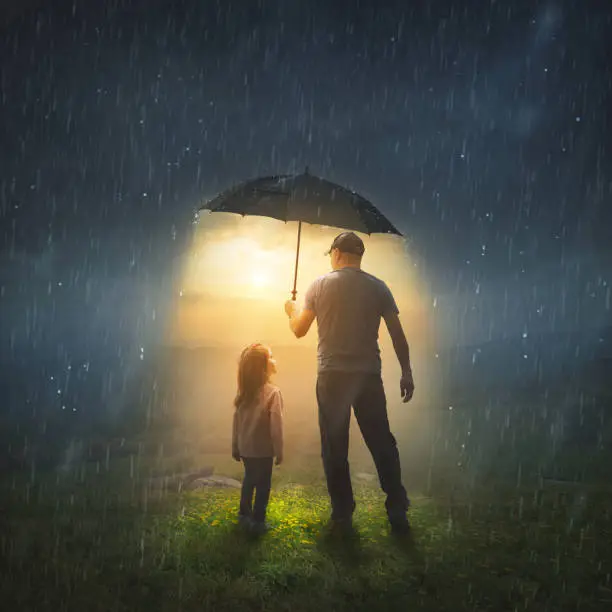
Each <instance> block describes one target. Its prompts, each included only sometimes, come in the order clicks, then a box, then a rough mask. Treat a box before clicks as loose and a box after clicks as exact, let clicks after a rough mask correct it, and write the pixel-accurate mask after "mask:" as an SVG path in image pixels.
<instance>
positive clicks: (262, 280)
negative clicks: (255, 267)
mask: <svg viewBox="0 0 612 612" xmlns="http://www.w3.org/2000/svg"><path fill="white" fill-rule="evenodd" d="M251 284H252V285H253V286H255V287H258V288H262V287H265V286H266V285H269V284H270V277H269V276H268V274H266V272H265V271H257V272H253V273H252V274H251Z"/></svg>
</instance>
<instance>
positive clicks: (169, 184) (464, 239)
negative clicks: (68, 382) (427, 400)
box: [0, 0, 612, 359]
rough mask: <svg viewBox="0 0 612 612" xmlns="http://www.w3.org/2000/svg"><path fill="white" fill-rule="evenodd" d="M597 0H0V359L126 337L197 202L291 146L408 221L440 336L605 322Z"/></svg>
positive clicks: (603, 27)
mask: <svg viewBox="0 0 612 612" xmlns="http://www.w3.org/2000/svg"><path fill="white" fill-rule="evenodd" d="M607 4H608V3H606V2H595V1H588V0H587V1H580V2H579V1H573V2H570V1H561V0H556V1H552V0H551V1H547V2H534V1H533V0H520V1H515V2H502V1H501V0H498V1H495V0H491V1H488V2H470V3H467V2H465V1H463V0H461V1H456V2H451V1H450V0H445V1H438V2H406V1H405V0H398V1H384V0H365V1H361V2H357V1H356V0H352V1H349V0H333V1H332V0H294V1H291V2H280V1H273V0H271V1H267V2H256V1H254V0H244V1H243V2H237V1H230V0H218V1H210V2H204V1H202V2H195V1H192V2H186V1H173V2H169V1H168V2H163V1H160V0H140V1H137V0H133V1H127V0H126V1H124V2H79V1H76V2H64V1H63V0H56V1H54V2H53V3H50V2H49V3H43V2H36V1H30V2H21V3H19V4H11V3H7V2H5V3H3V8H2V11H3V19H2V22H1V23H2V26H1V28H2V31H1V35H0V58H1V63H0V88H1V96H0V211H1V212H0V214H1V219H2V221H1V223H2V225H1V228H2V229H1V231H0V249H1V251H0V285H1V290H0V312H1V314H2V324H1V331H0V340H1V342H2V345H3V354H4V355H7V354H8V355H10V356H16V355H27V354H30V353H31V352H32V351H35V352H37V353H40V352H43V353H45V354H51V355H56V356H58V357H60V358H61V359H70V355H71V354H78V355H79V356H83V355H85V354H89V353H92V352H94V353H95V352H97V351H100V350H103V349H102V347H105V350H108V351H111V352H112V351H114V352H115V353H116V352H117V350H119V349H121V350H122V351H123V352H124V354H126V353H130V354H132V353H133V354H136V355H137V354H138V351H139V350H140V349H139V347H140V346H141V345H142V343H143V342H144V340H143V339H144V338H149V339H151V338H153V337H155V333H154V332H153V331H150V330H155V329H158V328H159V323H158V322H159V320H160V317H161V316H162V314H163V308H164V306H163V304H164V303H165V300H167V296H168V295H170V294H171V292H172V290H173V289H172V286H171V282H172V279H171V273H172V266H173V265H174V264H175V262H176V261H177V258H178V257H180V255H181V253H182V252H184V249H185V248H186V245H187V244H188V240H189V232H190V231H191V227H192V226H191V224H190V222H191V219H192V213H193V209H194V207H196V206H197V205H198V204H199V203H200V201H201V200H202V199H203V198H207V197H210V196H212V195H214V194H215V193H216V192H217V191H218V190H220V189H222V188H225V187H227V186H229V185H230V184H231V183H233V182H235V181H239V180H242V179H244V178H247V177H251V176H256V175H259V174H269V173H274V172H287V171H293V170H294V169H298V170H301V169H302V168H303V167H304V166H305V165H306V164H308V165H309V166H310V168H311V171H312V172H315V173H319V174H322V175H324V176H326V177H327V178H329V179H331V180H335V181H338V182H340V183H343V184H347V185H349V186H351V187H353V188H354V189H356V190H358V191H359V192H360V193H362V194H363V195H365V196H366V197H369V198H371V199H372V201H373V202H374V203H375V204H377V205H378V206H379V207H380V208H381V210H383V212H384V213H385V214H386V215H387V216H388V217H389V218H390V219H391V220H392V222H393V223H394V224H395V225H396V226H397V227H398V228H399V229H400V230H401V231H402V232H404V233H405V234H406V235H407V236H408V237H409V239H410V240H411V250H412V252H413V253H414V256H415V257H416V258H418V261H419V265H421V266H422V269H423V274H424V275H425V276H426V278H427V279H428V281H429V282H430V283H431V291H432V294H433V295H434V296H437V300H436V306H435V309H434V310H436V309H437V311H438V312H439V315H438V316H440V320H441V324H442V325H445V326H446V328H448V329H451V328H453V326H454V329H455V331H457V336H456V339H457V340H458V341H461V342H469V341H481V340H483V339H486V338H489V337H491V338H499V337H502V336H503V335H505V334H517V333H520V332H521V331H522V330H525V329H529V330H530V331H531V330H534V331H547V330H565V329H574V330H576V329H578V330H580V329H587V328H592V327H598V326H601V325H603V324H604V323H606V322H607V320H608V319H609V316H610V284H611V283H612V273H611V272H610V270H611V269H612V267H611V264H612V260H611V257H610V246H609V245H610V241H611V239H612V214H611V208H612V203H611V199H612V167H611V161H612V156H611V151H612V129H611V126H610V118H609V115H610V113H609V109H610V108H612V92H611V89H612V70H611V65H610V64H611V62H610V60H609V59H607V58H609V57H612V48H611V47H612V45H611V43H610V41H611V40H612V34H611V31H612V19H611V15H612V7H607ZM406 7H409V8H406ZM466 7H469V8H466ZM432 308H433V306H432ZM121 347H123V348H121ZM7 350H8V353H6V352H5V351H7ZM3 359H6V356H5V357H3Z"/></svg>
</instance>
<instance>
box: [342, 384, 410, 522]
mask: <svg viewBox="0 0 612 612" xmlns="http://www.w3.org/2000/svg"><path fill="white" fill-rule="evenodd" d="M361 376H362V384H361V387H360V389H359V391H358V393H357V396H356V397H355V401H354V404H353V407H354V410H355V417H356V419H357V423H358V424H359V429H360V430H361V434H362V435H363V439H364V441H365V443H366V445H367V447H368V449H369V450H370V453H371V454H372V458H373V459H374V463H375V465H376V470H377V471H378V478H379V480H380V486H381V488H382V490H383V491H384V492H385V493H386V494H387V500H386V502H385V507H386V509H387V514H388V515H389V517H390V518H392V519H394V518H397V519H401V517H402V516H405V513H406V510H407V509H408V506H409V504H410V502H409V500H408V496H407V494H406V489H405V488H404V486H403V484H402V473H401V468H400V458H399V452H398V450H397V442H396V440H395V437H394V436H393V434H392V433H391V430H390V428H389V419H388V416H387V400H386V397H385V390H384V387H383V381H382V378H381V376H380V375H377V374H373V375H361Z"/></svg>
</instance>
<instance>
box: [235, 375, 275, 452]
mask: <svg viewBox="0 0 612 612" xmlns="http://www.w3.org/2000/svg"><path fill="white" fill-rule="evenodd" d="M282 412H283V405H282V396H281V392H280V389H279V388H278V387H276V386H275V385H273V384H271V383H266V384H264V385H263V387H262V388H261V389H260V390H259V392H258V393H257V395H256V397H255V399H254V400H253V401H251V402H249V403H248V404H247V405H240V406H238V408H237V409H236V413H235V417H234V434H235V436H236V441H237V444H238V451H239V453H240V455H241V456H242V457H275V456H279V454H282Z"/></svg>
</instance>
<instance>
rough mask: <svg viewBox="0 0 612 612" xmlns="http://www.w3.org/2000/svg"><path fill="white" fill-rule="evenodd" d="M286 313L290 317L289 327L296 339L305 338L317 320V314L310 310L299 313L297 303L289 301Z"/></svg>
mask: <svg viewBox="0 0 612 612" xmlns="http://www.w3.org/2000/svg"><path fill="white" fill-rule="evenodd" d="M285 312H286V313H287V316H288V317H289V327H290V328H291V331H292V332H293V333H294V334H295V337H296V338H303V337H304V336H305V335H306V334H307V333H308V330H309V329H310V326H311V325H312V322H313V321H314V320H315V313H314V312H313V311H312V310H310V309H309V308H304V309H302V310H301V311H298V308H297V306H296V304H295V302H293V301H291V300H289V301H288V302H287V303H286V304H285Z"/></svg>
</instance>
